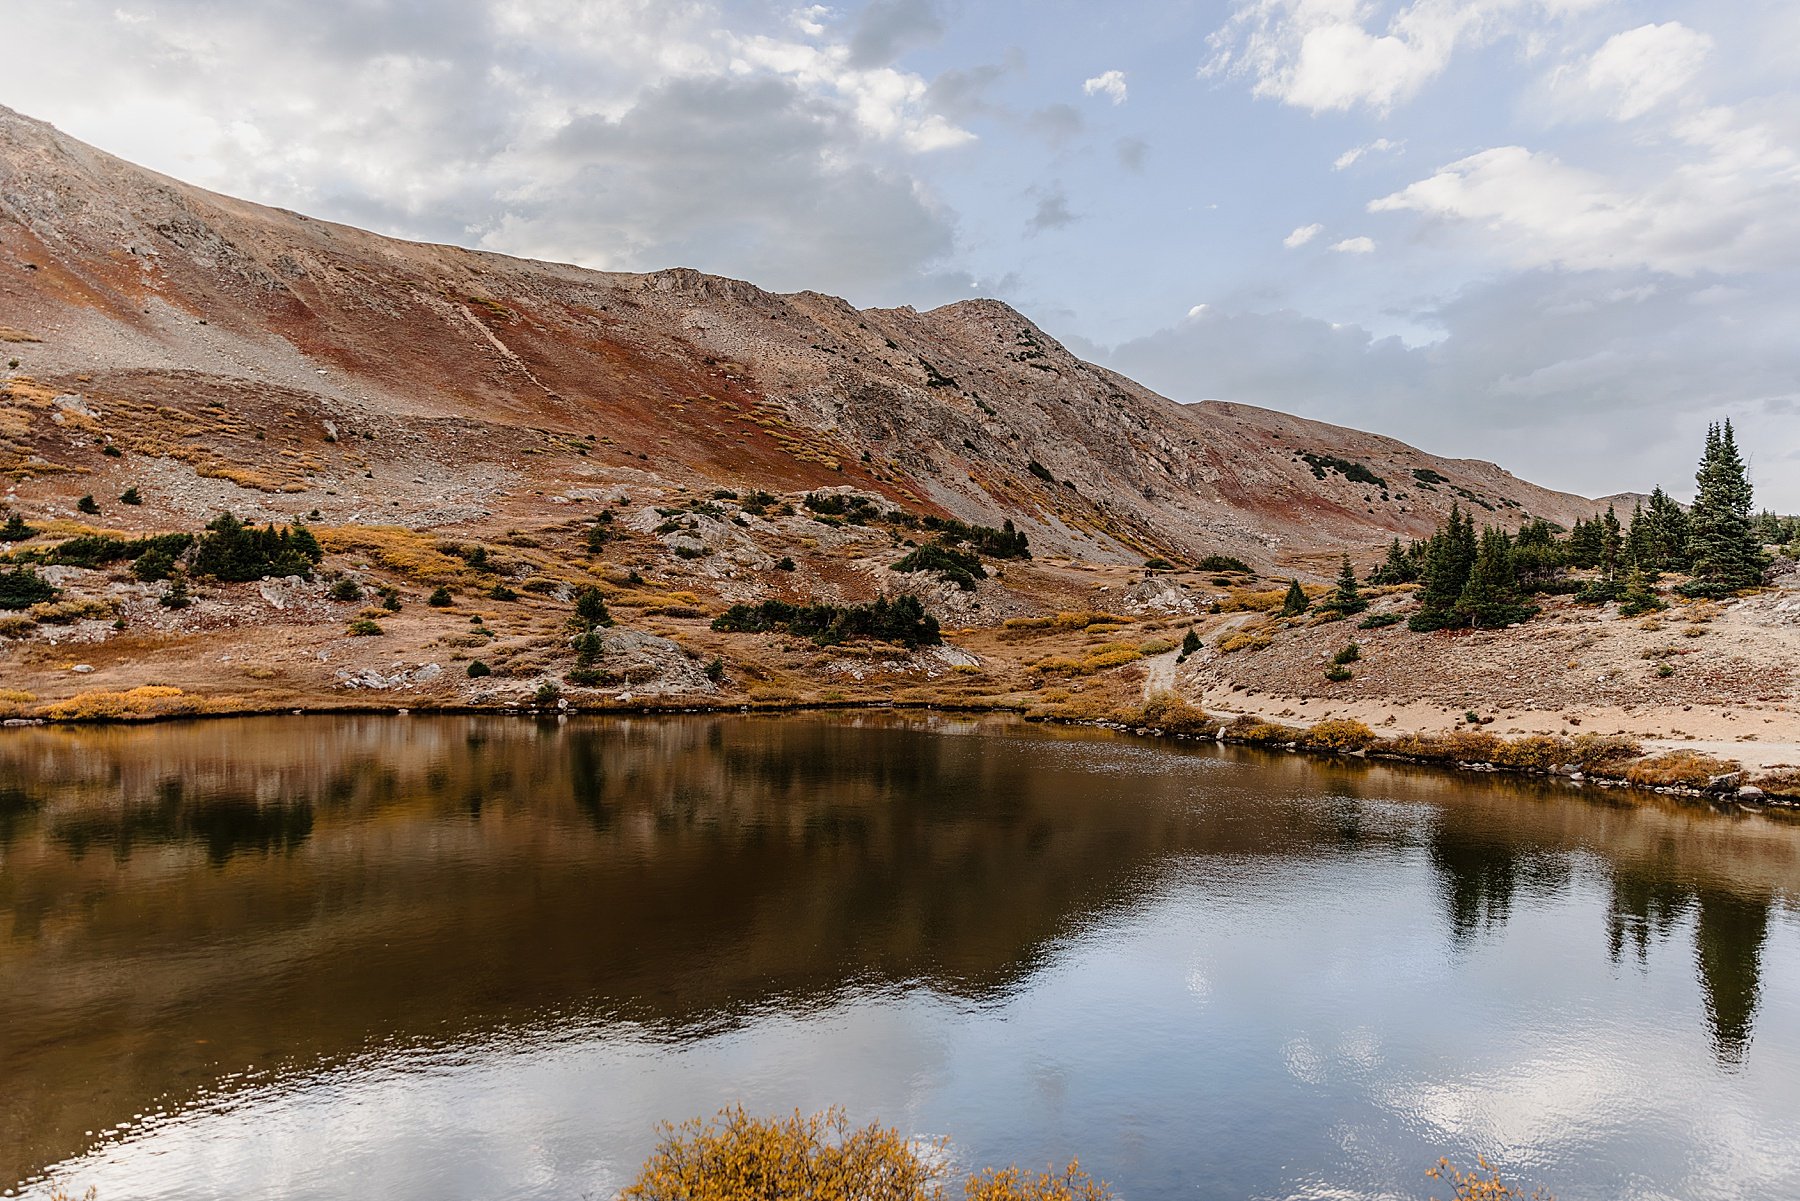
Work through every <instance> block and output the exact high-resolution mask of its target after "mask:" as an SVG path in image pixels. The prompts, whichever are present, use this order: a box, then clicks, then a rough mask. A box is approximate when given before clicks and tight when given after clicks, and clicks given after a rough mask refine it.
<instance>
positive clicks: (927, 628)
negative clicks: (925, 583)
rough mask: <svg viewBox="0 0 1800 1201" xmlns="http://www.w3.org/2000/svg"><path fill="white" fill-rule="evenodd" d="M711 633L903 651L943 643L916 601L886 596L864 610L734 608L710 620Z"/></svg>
mask: <svg viewBox="0 0 1800 1201" xmlns="http://www.w3.org/2000/svg"><path fill="white" fill-rule="evenodd" d="M712 628H713V629H714V630H717V631H719V632H720V633H726V634H757V633H763V632H766V631H769V630H786V631H787V632H789V633H791V634H797V635H800V636H801V637H806V638H811V639H812V640H813V641H814V642H815V643H818V644H819V645H820V646H833V645H836V644H838V643H842V642H845V641H848V640H849V639H851V638H875V639H879V640H881V641H884V642H897V643H900V644H901V645H902V646H907V647H916V646H936V645H938V644H939V643H941V642H942V641H943V636H942V634H941V633H940V632H939V630H938V621H937V618H935V617H933V616H931V614H929V613H927V612H926V611H925V606H924V605H923V604H921V603H920V601H919V598H918V597H916V596H901V597H898V598H896V599H894V600H893V601H891V602H890V601H889V600H888V599H887V598H886V597H881V598H879V599H877V600H876V601H875V602H874V603H873V604H867V605H794V604H789V603H788V602H787V601H778V600H769V601H764V602H762V604H760V605H745V604H737V605H733V606H731V608H729V609H727V610H726V611H725V612H724V613H722V614H720V615H719V616H718V617H716V618H714V619H713V623H712Z"/></svg>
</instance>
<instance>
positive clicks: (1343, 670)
mask: <svg viewBox="0 0 1800 1201" xmlns="http://www.w3.org/2000/svg"><path fill="white" fill-rule="evenodd" d="M1355 674H1356V673H1355V672H1353V671H1351V670H1350V669H1349V668H1348V667H1345V666H1344V665H1343V664H1342V663H1333V664H1332V665H1331V666H1330V667H1327V668H1326V669H1325V678H1326V679H1327V680H1330V681H1331V682H1332V683H1334V684H1341V683H1343V682H1344V681H1345V680H1348V679H1350V678H1351V677H1352V676H1354V675H1355Z"/></svg>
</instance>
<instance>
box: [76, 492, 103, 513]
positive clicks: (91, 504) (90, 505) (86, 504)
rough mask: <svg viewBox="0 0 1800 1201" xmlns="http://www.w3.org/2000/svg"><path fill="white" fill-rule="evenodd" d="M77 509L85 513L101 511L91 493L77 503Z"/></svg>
mask: <svg viewBox="0 0 1800 1201" xmlns="http://www.w3.org/2000/svg"><path fill="white" fill-rule="evenodd" d="M75 507H76V508H77V509H80V510H81V511H82V512H83V513H98V512H99V511H100V506H99V504H98V503H97V502H96V501H95V500H94V497H93V494H92V493H90V494H88V495H87V496H84V497H82V498H81V499H80V500H78V501H76V502H75Z"/></svg>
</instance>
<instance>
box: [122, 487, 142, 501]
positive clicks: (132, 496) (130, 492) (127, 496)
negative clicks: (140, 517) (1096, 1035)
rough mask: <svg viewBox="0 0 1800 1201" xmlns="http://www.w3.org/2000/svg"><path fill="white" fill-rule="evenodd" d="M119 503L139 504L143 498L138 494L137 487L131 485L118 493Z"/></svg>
mask: <svg viewBox="0 0 1800 1201" xmlns="http://www.w3.org/2000/svg"><path fill="white" fill-rule="evenodd" d="M119 503H120V504H122V505H141V504H143V503H144V498H143V496H142V495H140V494H139V492H138V490H137V487H136V486H135V485H133V486H132V487H130V488H127V489H125V491H123V492H121V493H119Z"/></svg>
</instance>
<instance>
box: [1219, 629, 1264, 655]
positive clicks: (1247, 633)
mask: <svg viewBox="0 0 1800 1201" xmlns="http://www.w3.org/2000/svg"><path fill="white" fill-rule="evenodd" d="M1274 641H1275V640H1274V639H1273V638H1271V637H1270V636H1269V635H1268V633H1266V632H1265V631H1263V630H1233V631H1231V632H1229V633H1227V634H1226V635H1225V636H1224V637H1223V638H1221V639H1219V653H1220V654H1222V655H1230V654H1235V653H1236V652H1238V651H1259V650H1262V649H1263V648H1264V647H1265V646H1268V645H1269V644H1270V643H1272V642H1274Z"/></svg>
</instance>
